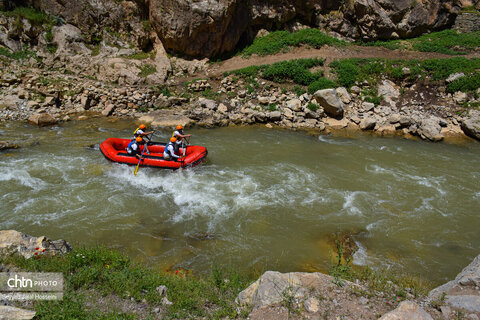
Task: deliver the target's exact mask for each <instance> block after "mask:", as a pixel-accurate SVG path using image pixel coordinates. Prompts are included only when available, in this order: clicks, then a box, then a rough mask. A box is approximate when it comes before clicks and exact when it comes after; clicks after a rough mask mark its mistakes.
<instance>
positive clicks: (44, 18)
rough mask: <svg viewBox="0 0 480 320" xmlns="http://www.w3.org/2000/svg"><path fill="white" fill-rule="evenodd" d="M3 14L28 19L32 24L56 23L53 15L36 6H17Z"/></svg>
mask: <svg viewBox="0 0 480 320" xmlns="http://www.w3.org/2000/svg"><path fill="white" fill-rule="evenodd" d="M3 14H4V15H6V16H7V17H15V18H23V19H27V20H28V21H29V22H30V23H31V24H32V25H36V26H41V25H51V26H53V25H54V24H55V21H54V19H53V17H51V16H49V15H48V14H46V13H44V12H42V11H39V10H37V9H35V8H28V7H17V8H15V9H14V10H12V11H5V12H3Z"/></svg>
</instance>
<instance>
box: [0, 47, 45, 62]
mask: <svg viewBox="0 0 480 320" xmlns="http://www.w3.org/2000/svg"><path fill="white" fill-rule="evenodd" d="M0 55H2V56H5V57H7V58H10V59H14V60H24V59H28V58H30V57H33V58H35V59H37V60H38V58H37V55H36V54H35V52H33V51H30V50H28V49H23V50H20V51H10V50H8V49H7V48H4V47H0Z"/></svg>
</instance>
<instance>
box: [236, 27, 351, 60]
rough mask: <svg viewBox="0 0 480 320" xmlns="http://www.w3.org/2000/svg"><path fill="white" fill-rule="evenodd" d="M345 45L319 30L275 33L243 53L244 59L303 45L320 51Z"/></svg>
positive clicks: (260, 39)
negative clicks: (331, 46) (253, 55)
mask: <svg viewBox="0 0 480 320" xmlns="http://www.w3.org/2000/svg"><path fill="white" fill-rule="evenodd" d="M345 44H346V42H344V41H341V40H338V39H335V38H334V37H331V36H329V35H327V34H325V33H323V32H322V31H320V30H318V29H302V30H299V31H297V32H294V33H291V32H288V31H274V32H271V33H270V34H268V35H266V36H264V37H259V38H256V39H255V40H254V41H253V43H252V44H251V45H250V46H248V47H247V48H245V49H244V50H243V51H242V55H243V56H244V57H248V56H251V55H252V54H257V55H259V56H266V55H271V54H276V53H278V52H280V51H285V50H287V49H288V48H290V47H299V46H301V45H308V46H311V47H313V48H317V49H318V48H321V47H322V46H324V45H345Z"/></svg>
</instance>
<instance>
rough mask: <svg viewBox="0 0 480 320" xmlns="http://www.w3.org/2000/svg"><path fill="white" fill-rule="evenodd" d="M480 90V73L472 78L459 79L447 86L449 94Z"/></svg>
mask: <svg viewBox="0 0 480 320" xmlns="http://www.w3.org/2000/svg"><path fill="white" fill-rule="evenodd" d="M478 88H480V73H475V74H473V75H471V76H465V77H462V78H460V79H457V80H455V81H453V82H451V83H449V84H448V85H447V91H448V92H451V93H453V92H457V91H463V92H470V91H475V90H477V89H478Z"/></svg>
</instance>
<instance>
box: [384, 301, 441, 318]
mask: <svg viewBox="0 0 480 320" xmlns="http://www.w3.org/2000/svg"><path fill="white" fill-rule="evenodd" d="M380 320H433V318H432V317H431V316H430V315H429V314H428V313H427V312H425V310H423V309H422V308H421V307H419V306H418V305H417V304H416V303H415V302H411V301H403V302H402V303H400V305H399V306H398V307H397V308H396V309H395V310H393V311H391V312H389V313H387V314H385V315H383V317H381V318H380Z"/></svg>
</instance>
